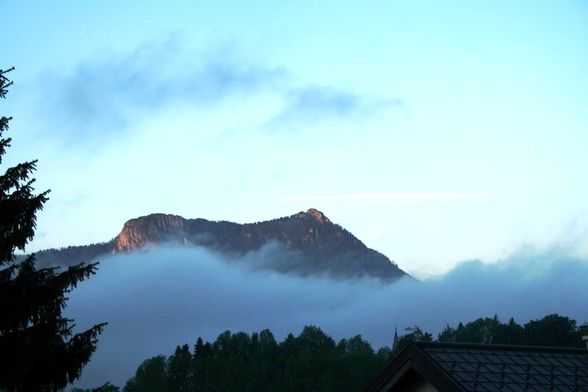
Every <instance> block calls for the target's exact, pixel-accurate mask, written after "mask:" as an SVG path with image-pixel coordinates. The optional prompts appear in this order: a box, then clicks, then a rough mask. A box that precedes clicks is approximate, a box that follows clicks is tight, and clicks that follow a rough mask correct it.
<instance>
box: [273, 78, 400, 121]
mask: <svg viewBox="0 0 588 392" xmlns="http://www.w3.org/2000/svg"><path fill="white" fill-rule="evenodd" d="M402 105H403V102H402V100H400V99H389V98H384V99H383V98H376V97H372V96H369V95H365V94H359V93H354V92H350V91H345V90H342V89H339V88H335V87H329V86H304V87H301V88H295V89H292V90H290V91H288V92H287V94H286V95H285V103H284V107H283V108H282V110H281V111H280V112H279V113H278V114H277V115H276V116H275V117H274V118H273V119H272V120H271V121H270V123H269V126H271V127H276V126H279V125H282V124H290V123H303V124H306V123H311V122H316V121H322V120H333V119H335V120H337V119H344V118H345V119H349V118H365V117H369V116H371V115H373V114H375V113H377V112H379V111H382V110H385V109H389V108H392V107H400V106H402Z"/></svg>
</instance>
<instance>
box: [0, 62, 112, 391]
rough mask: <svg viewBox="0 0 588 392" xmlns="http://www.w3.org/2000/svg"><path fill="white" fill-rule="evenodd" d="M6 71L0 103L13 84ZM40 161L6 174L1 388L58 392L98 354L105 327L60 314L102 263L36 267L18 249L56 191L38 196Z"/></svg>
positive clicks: (0, 234)
mask: <svg viewBox="0 0 588 392" xmlns="http://www.w3.org/2000/svg"><path fill="white" fill-rule="evenodd" d="M12 69H13V68H11V69H7V70H0V99H3V98H6V94H7V93H8V87H10V86H11V85H12V82H11V81H10V80H9V79H8V77H7V73H8V72H10V71H12ZM10 120H11V117H5V116H3V117H1V118H0V164H2V157H3V156H4V154H5V153H6V149H7V148H8V147H9V146H10V142H11V139H10V138H4V137H3V134H4V132H6V130H7V129H8V123H9V122H10ZM36 163H37V161H36V160H34V161H29V162H24V163H20V164H17V165H16V166H14V167H10V168H8V169H6V171H5V172H4V174H3V175H0V390H6V391H41V392H43V391H59V390H62V389H64V388H65V387H66V386H67V384H68V383H70V382H72V381H74V380H75V379H77V378H78V377H79V376H80V374H81V370H82V367H83V366H84V365H85V364H86V363H87V362H88V361H89V359H90V357H91V355H92V353H93V352H94V350H95V349H96V342H97V337H98V335H99V334H100V332H101V331H102V329H103V327H104V326H105V323H102V324H97V325H95V326H93V327H92V328H90V329H89V330H87V331H85V332H82V333H77V334H74V333H73V326H74V324H73V320H69V319H66V318H64V317H63V316H62V314H61V312H62V310H63V309H64V307H65V303H66V300H67V297H66V295H67V293H69V292H70V291H71V290H72V289H73V288H75V287H76V285H77V284H78V282H80V281H82V280H84V279H86V278H88V277H89V276H90V275H92V274H94V273H95V271H96V266H97V263H94V264H87V265H84V264H79V265H76V266H72V267H70V268H68V269H67V270H66V271H63V272H59V271H58V268H43V269H36V267H35V257H34V255H31V256H28V257H27V258H25V259H24V260H23V259H22V258H20V259H17V258H16V257H15V251H17V250H20V251H24V250H25V245H26V244H27V243H28V242H29V241H30V240H32V238H33V236H34V231H35V227H36V216H37V212H38V211H40V210H41V209H42V208H43V205H44V204H45V202H46V201H47V200H48V198H47V195H48V193H49V191H45V192H42V193H39V194H35V190H34V188H33V184H34V181H35V180H34V179H31V178H30V177H31V175H32V173H33V172H34V171H35V168H36Z"/></svg>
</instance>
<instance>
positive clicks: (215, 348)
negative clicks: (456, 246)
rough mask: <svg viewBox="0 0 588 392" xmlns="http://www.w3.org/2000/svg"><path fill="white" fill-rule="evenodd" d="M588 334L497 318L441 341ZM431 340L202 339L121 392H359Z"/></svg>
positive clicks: (310, 330)
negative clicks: (409, 349)
mask: <svg viewBox="0 0 588 392" xmlns="http://www.w3.org/2000/svg"><path fill="white" fill-rule="evenodd" d="M587 332H588V331H585V330H582V328H579V327H577V326H576V321H575V320H572V319H570V318H568V317H563V316H559V315H557V314H552V315H548V316H546V317H544V318H542V319H540V320H533V321H530V322H528V323H527V324H525V325H523V326H521V325H519V324H517V323H516V322H515V321H514V319H512V318H511V319H510V320H509V321H508V322H506V323H502V322H501V321H500V320H499V319H498V316H494V317H492V318H479V319H477V320H474V321H472V322H469V323H467V324H465V325H464V324H462V323H459V324H458V325H457V326H456V327H452V326H450V325H447V326H446V327H445V328H444V329H443V331H442V332H441V333H440V334H439V336H438V338H437V340H436V341H438V342H458V343H486V344H495V343H501V344H527V345H528V344H535V345H544V346H549V345H555V346H564V347H565V346H574V347H583V344H584V343H583V342H582V339H581V335H582V334H586V333H587ZM433 340H434V339H433V335H432V334H430V333H428V332H425V331H423V330H422V329H421V328H420V327H418V326H414V327H410V328H407V329H406V334H404V335H402V336H400V337H399V339H398V341H397V342H396V345H395V346H394V347H393V348H390V347H382V348H380V349H379V350H378V351H374V350H373V348H372V346H371V345H370V344H369V343H368V342H367V341H365V340H364V339H363V338H362V337H361V336H359V335H358V336H355V337H352V338H350V339H342V340H340V341H339V342H338V343H336V342H335V341H334V340H333V339H332V338H331V337H330V336H328V335H327V334H325V333H324V332H323V331H322V330H321V329H320V328H318V327H315V326H306V327H304V329H303V330H302V332H301V333H300V334H299V335H298V336H294V335H293V334H289V335H288V336H287V337H286V338H285V339H284V340H283V341H282V342H280V343H278V342H276V340H275V338H274V335H273V334H272V333H271V331H269V330H267V329H266V330H263V331H261V332H259V333H256V332H254V333H252V334H251V335H248V334H246V333H244V332H238V333H235V334H233V333H231V332H230V331H225V332H223V333H221V334H220V335H219V336H218V337H217V339H216V340H215V341H214V342H212V343H209V342H206V343H205V342H204V341H203V340H202V338H198V339H197V340H196V344H195V345H194V351H193V352H192V353H191V352H190V351H189V347H188V346H187V345H184V346H182V347H180V346H177V347H176V349H175V352H174V354H173V355H171V356H170V357H169V358H166V357H165V356H162V355H159V356H157V357H153V358H150V359H147V360H146V361H144V362H143V363H142V364H141V365H140V366H139V368H138V369H137V372H136V374H135V376H134V377H132V378H131V379H130V380H129V381H128V382H127V384H126V386H125V387H124V389H123V391H124V392H134V391H154V392H172V391H308V390H312V391H360V390H363V388H364V387H365V386H366V385H367V384H368V383H369V382H370V381H371V380H372V379H373V378H374V377H375V376H376V375H377V374H378V372H379V371H380V370H381V369H382V368H384V367H385V366H386V365H387V364H388V362H389V361H390V360H391V359H392V358H393V357H394V355H396V354H397V353H398V352H399V351H401V350H402V348H403V347H405V346H406V345H407V344H408V343H409V342H412V341H433Z"/></svg>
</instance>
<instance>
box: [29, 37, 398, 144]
mask: <svg viewBox="0 0 588 392" xmlns="http://www.w3.org/2000/svg"><path fill="white" fill-rule="evenodd" d="M231 51H235V49H234V48H232V47H231V46H230V45H229V46H224V47H223V50H208V51H200V52H199V51H197V50H193V49H190V48H189V47H188V45H187V44H186V43H185V42H182V41H181V40H178V39H168V40H165V41H161V42H152V43H148V44H145V45H143V46H141V47H138V48H136V49H135V50H133V51H131V52H129V53H123V54H117V55H111V56H102V57H96V58H91V59H88V60H87V61H85V62H83V63H80V64H79V65H78V66H76V67H74V69H72V70H71V71H68V72H63V73H60V72H55V71H53V72H48V73H46V74H45V75H43V76H42V80H41V83H42V85H43V91H44V93H43V94H42V95H41V99H42V100H43V105H39V106H40V107H45V108H48V109H47V113H45V114H46V115H49V116H51V117H55V116H57V121H55V122H56V123H57V122H59V123H60V124H64V125H63V126H62V127H61V128H60V130H61V132H62V133H64V134H66V136H68V137H69V138H70V139H71V140H74V141H83V140H88V138H96V137H100V136H101V135H108V134H113V133H116V132H120V131H121V130H123V129H124V128H125V127H126V125H127V124H128V123H129V122H130V121H132V120H133V119H136V118H139V119H140V118H142V117H144V116H153V115H154V111H157V110H159V109H161V108H165V107H168V106H172V105H176V104H178V103H181V104H185V103H193V104H196V105H201V106H210V105H215V104H218V103H220V102H223V100H225V99H226V98H228V97H231V96H235V95H237V94H243V97H246V98H249V97H252V96H256V94H260V93H263V92H270V94H271V95H272V96H273V98H274V99H275V100H276V102H281V108H280V109H278V111H277V112H276V113H274V114H271V113H270V114H268V118H267V120H266V121H265V123H266V127H269V128H272V129H276V128H277V127H280V128H284V127H285V126H286V125H293V124H302V125H305V124H308V123H309V122H312V123H315V122H317V121H333V120H341V119H363V118H369V117H370V116H372V115H374V114H376V113H379V112H381V111H383V110H387V109H390V108H393V107H400V106H402V105H403V101H402V100H400V99H396V98H394V99H391V98H385V97H384V98H382V97H375V96H372V95H370V94H365V93H362V92H358V91H350V90H346V89H342V88H339V87H337V86H321V85H315V84H312V83H311V84H309V83H307V82H300V81H298V82H296V81H295V75H294V73H293V72H292V71H291V70H288V69H286V68H285V67H280V66H265V65H262V64H259V63H256V62H255V60H251V61H246V60H243V59H241V58H239V59H235V58H234V57H237V56H234V55H233V53H232V52H231ZM47 103H50V105H47ZM44 117H46V116H44ZM262 123H263V120H262Z"/></svg>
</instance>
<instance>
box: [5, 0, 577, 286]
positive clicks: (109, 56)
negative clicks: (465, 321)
mask: <svg viewBox="0 0 588 392" xmlns="http://www.w3.org/2000/svg"><path fill="white" fill-rule="evenodd" d="M119 3H120V2H115V1H101V2H94V3H90V2H76V1H54V2H51V3H41V2H32V1H18V2H16V1H5V2H3V3H2V5H1V8H2V11H3V15H6V16H7V17H6V18H5V21H4V22H3V26H4V27H5V29H4V32H5V33H4V34H2V35H0V45H1V47H2V54H3V55H2V59H3V62H4V64H3V65H1V66H2V67H3V68H6V67H9V66H12V65H14V66H15V67H16V70H15V72H14V73H13V74H12V79H13V80H14V82H15V84H14V86H13V88H12V89H11V93H10V95H9V99H7V100H6V101H5V102H3V103H2V113H3V114H4V113H6V114H10V115H12V116H13V117H14V120H13V121H12V123H11V129H10V133H9V135H10V136H12V137H13V138H14V142H13V148H12V149H11V150H10V152H9V154H8V155H7V157H6V158H7V164H13V163H16V162H19V161H22V160H24V159H34V158H38V159H39V168H38V172H37V178H38V181H37V184H38V185H37V189H39V190H43V189H46V188H51V190H52V193H51V200H50V201H49V203H48V204H47V206H46V208H45V210H44V211H43V212H42V213H41V214H40V215H39V222H38V223H39V225H38V231H37V236H36V238H35V240H34V241H33V242H32V244H31V247H30V248H31V249H32V250H35V249H40V248H47V247H56V246H66V245H72V244H85V243H91V242H100V241H104V240H108V239H110V238H111V237H113V236H114V235H116V234H117V232H118V231H119V230H120V228H121V227H122V224H123V223H124V221H126V220H127V219H130V218H133V217H136V216H139V215H143V214H147V213H151V212H167V213H174V214H179V215H182V216H185V217H203V218H208V219H214V220H216V219H225V220H232V221H237V222H253V221H260V220H265V219H271V218H275V217H279V216H285V215H290V214H293V213H296V212H298V211H300V210H306V209H308V208H310V207H315V208H318V209H320V210H322V211H323V212H324V213H325V214H327V216H329V217H330V218H331V220H333V221H335V222H337V223H339V224H341V225H342V226H344V227H346V228H347V229H348V230H350V231H351V232H352V233H354V234H355V235H357V236H358V237H359V238H360V239H362V240H363V241H364V242H365V243H366V244H367V245H368V246H370V247H373V248H375V249H377V250H379V251H381V252H383V253H385V254H386V255H387V256H388V257H390V258H391V259H394V260H395V261H396V262H397V263H398V264H399V265H400V267H401V268H404V269H405V270H407V271H409V272H411V273H414V274H416V275H417V276H430V275H434V274H437V273H440V272H444V271H446V270H448V269H449V268H451V267H452V266H454V265H455V264H456V263H458V262H460V261H463V260H466V259H473V258H480V259H482V260H484V261H489V262H491V261H494V260H497V259H500V258H504V257H507V256H508V255H509V254H511V253H513V252H516V251H518V250H519V249H521V248H525V247H534V248H546V247H549V246H554V244H555V245H557V246H565V247H568V248H569V249H571V250H572V251H576V252H579V253H584V254H585V253H587V252H588V241H586V235H587V234H588V207H587V203H586V200H588V185H586V184H588V170H587V168H588V154H586V150H587V147H588V95H587V94H586V91H588V72H587V71H586V70H588V24H587V23H586V20H588V19H587V18H588V5H587V4H586V3H585V2H583V1H558V2H551V1H517V2H509V1H471V2H466V1H443V2H441V1H395V2H391V1H381V2H377V1H373V2H357V1H354V2H351V1H349V2H342V1H340V2H321V3H320V4H316V2H308V1H297V2H286V1H284V2H277V1H276V2H265V1H264V2H230V1H214V2H189V1H167V2H149V3H146V2H139V1H136V2H131V1H129V2H125V3H124V4H119Z"/></svg>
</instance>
